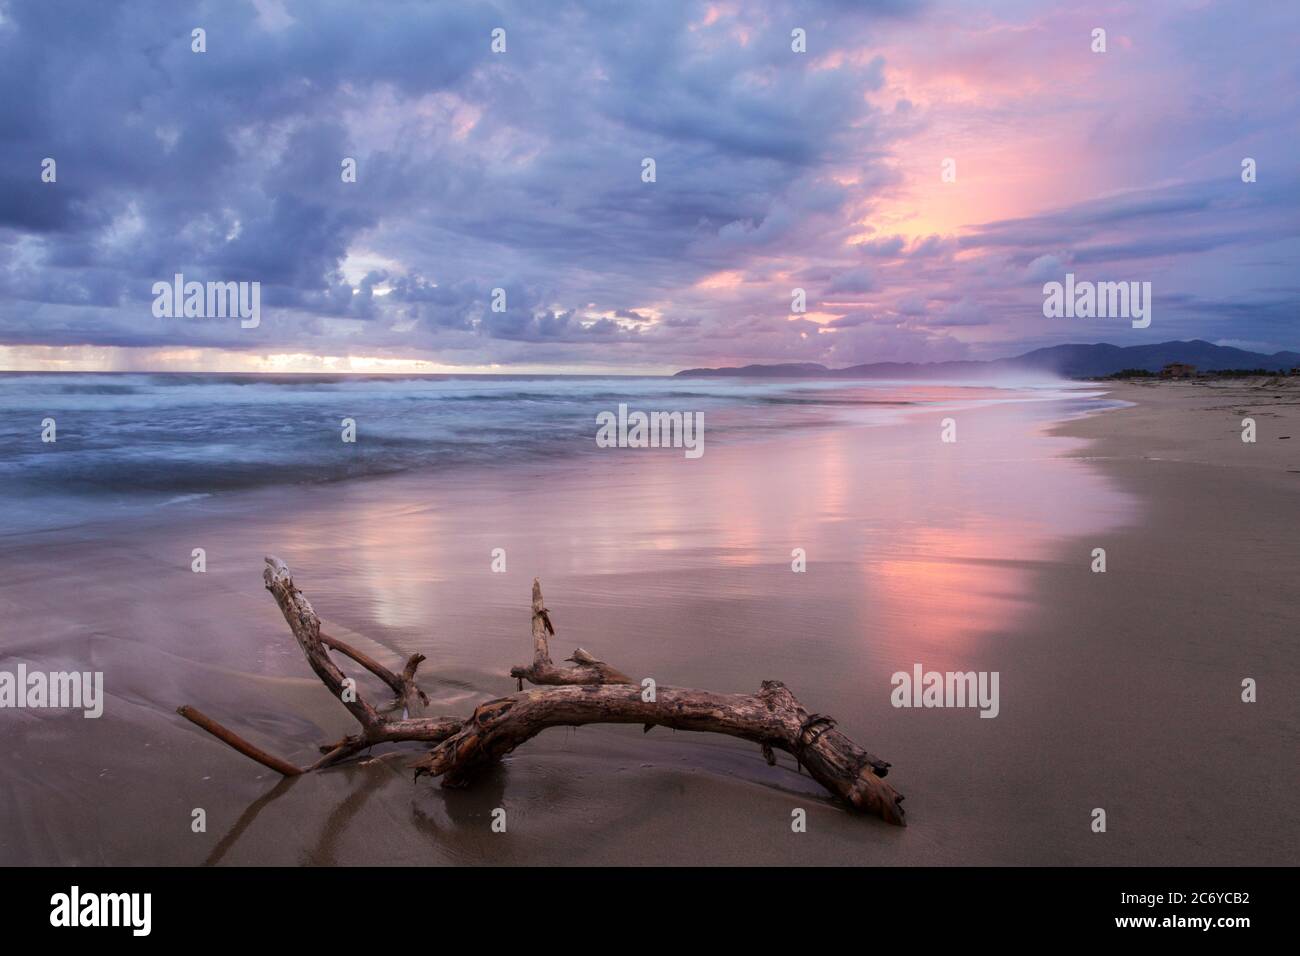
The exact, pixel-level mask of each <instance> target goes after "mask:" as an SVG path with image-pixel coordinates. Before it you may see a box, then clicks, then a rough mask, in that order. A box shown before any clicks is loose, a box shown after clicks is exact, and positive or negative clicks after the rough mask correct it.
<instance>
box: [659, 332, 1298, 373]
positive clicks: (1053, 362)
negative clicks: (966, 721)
mask: <svg viewBox="0 0 1300 956" xmlns="http://www.w3.org/2000/svg"><path fill="white" fill-rule="evenodd" d="M1171 362H1180V363H1182V364H1184V365H1194V366H1195V367H1196V368H1197V369H1198V370H1200V371H1203V372H1210V371H1216V370H1219V369H1256V368H1260V369H1268V370H1269V371H1289V370H1290V369H1292V368H1295V367H1296V366H1300V352H1276V353H1274V354H1273V355H1265V354H1263V353H1262V352H1247V351H1245V350H1244V349H1236V348H1231V347H1229V346H1226V345H1213V344H1211V343H1209V342H1203V341H1201V340H1200V339H1193V340H1192V341H1190V342H1161V343H1160V344H1158V345H1129V346H1119V345H1107V344H1105V343H1098V344H1096V345H1053V346H1051V347H1050V348H1043V349H1035V350H1034V351H1032V352H1026V353H1025V354H1024V355H1017V356H1015V357H1013V358H1003V359H993V360H991V361H987V362H977V361H963V362H874V363H871V364H867V365H853V366H850V367H848V368H842V369H829V368H827V367H826V366H824V365H818V364H816V363H814V362H798V363H787V364H780V365H745V366H741V367H739V368H690V369H684V370H683V371H680V372H678V373H677V375H676V376H675V377H678V378H704V377H726V378H907V379H915V378H973V377H992V376H995V375H1004V374H1007V373H1023V372H1038V373H1043V372H1046V373H1051V374H1055V375H1062V376H1065V377H1066V378H1098V377H1101V376H1103V375H1112V374H1114V373H1115V372H1119V371H1123V370H1125V369H1145V370H1147V371H1149V372H1157V371H1159V370H1160V369H1162V368H1164V367H1165V366H1166V365H1168V364H1170V363H1171Z"/></svg>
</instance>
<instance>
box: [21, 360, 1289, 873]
mask: <svg viewBox="0 0 1300 956" xmlns="http://www.w3.org/2000/svg"><path fill="white" fill-rule="evenodd" d="M1102 392H1104V393H1106V398H1108V399H1111V400H1118V401H1121V402H1124V403H1131V404H1130V405H1127V406H1125V407H1120V408H1109V409H1107V410H1100V411H1095V412H1092V413H1090V414H1088V415H1086V416H1081V415H1080V411H1081V409H1083V408H1085V406H1083V405H1081V404H1080V403H1077V402H1076V403H1069V402H1063V401H1055V402H1041V403H1033V402H1027V403H1006V404H999V403H997V402H988V403H986V404H982V405H978V406H976V405H970V406H961V407H957V406H953V407H951V408H950V407H947V406H945V405H943V404H942V403H940V404H936V405H934V406H932V407H922V408H918V409H917V410H916V411H915V412H914V413H911V414H908V415H906V416H904V417H902V418H900V419H898V420H891V421H889V422H884V423H882V422H878V421H871V422H866V421H863V422H855V421H853V420H851V419H850V420H838V421H836V422H835V423H833V424H829V423H827V424H822V425H820V426H818V427H812V428H807V429H802V430H798V431H795V432H782V433H780V434H774V436H773V437H771V438H770V439H763V440H757V441H749V442H736V443H729V442H726V441H721V442H717V443H714V444H710V446H709V449H708V453H707V454H706V455H705V456H704V457H703V458H701V459H700V460H699V461H698V462H688V461H686V460H685V459H683V458H682V457H681V455H680V454H677V455H675V456H667V455H659V456H654V455H642V456H637V455H624V456H609V457H608V458H607V459H600V460H598V461H597V460H596V459H592V460H591V461H585V462H582V463H576V464H575V463H573V462H567V463H556V462H536V463H532V462H529V463H525V464H522V465H520V466H518V467H514V468H511V469H508V470H505V469H492V468H482V469H481V470H478V471H473V472H466V473H463V474H461V476H460V478H459V479H458V480H456V481H450V480H445V479H443V478H440V477H437V476H435V477H430V476H428V475H421V474H404V475H398V476H393V477H372V478H365V479H362V480H356V481H344V482H338V483H332V484H329V485H323V486H293V487H281V488H269V489H262V490H257V491H250V492H246V493H241V494H240V495H237V496H233V497H230V498H223V497H220V496H218V497H216V498H211V499H204V500H198V501H193V502H185V503H182V504H179V505H176V506H174V507H169V508H165V509H161V510H159V511H158V512H157V513H155V514H152V515H148V516H143V517H138V518H135V519H133V520H131V521H130V522H126V523H123V522H120V521H118V522H111V523H109V522H106V523H104V524H102V525H96V524H93V523H92V524H89V525H79V526H77V527H76V528H74V529H63V530H58V529H55V530H41V531H39V532H29V533H15V534H12V535H9V536H8V537H7V538H6V542H5V547H4V548H3V557H2V558H0V561H2V567H0V581H2V582H3V584H2V585H0V611H2V612H3V615H4V619H5V621H6V626H5V628H4V638H3V649H4V657H5V660H6V661H7V662H11V661H23V662H26V663H28V664H29V666H40V667H41V668H43V669H47V670H51V669H57V668H59V667H61V666H62V667H68V668H78V669H88V668H93V669H96V670H102V671H104V673H105V686H106V692H107V695H108V700H107V702H106V706H105V716H104V717H103V718H102V719H100V720H84V719H82V718H81V717H80V716H79V715H73V714H69V713H62V712H53V711H46V712H32V711H26V712H8V713H5V714H4V715H3V719H4V721H5V734H4V748H5V751H6V756H7V758H8V759H7V760H6V771H5V773H4V774H3V777H2V778H0V779H2V781H3V786H2V787H0V817H3V818H4V819H5V820H6V821H7V822H6V824H5V826H4V827H3V830H2V831H0V863H5V864H54V863H60V864H83V865H95V864H109V863H111V864H141V863H169V864H188V865H197V864H204V863H207V864H290V865H292V864H361V863H368V864H405V865H452V864H532V865H563V864H595V863H607V864H688V863H690V864H698V863H705V864H709V863H717V864H724V863H730V864H836V865H841V864H842V865H908V864H949V865H965V864H1049V865H1067V864H1084V865H1101V864H1120V865H1128V864H1137V863H1144V864H1157V863H1158V864H1210V863H1213V864H1294V863H1296V862H1297V860H1298V859H1300V848H1298V846H1297V834H1300V796H1298V795H1297V793H1298V792H1300V791H1298V789H1297V783H1300V780H1298V779H1297V777H1298V776H1300V775H1298V774H1297V770H1296V765H1295V753H1296V750H1297V744H1298V743H1300V708H1297V703H1296V697H1295V694H1294V687H1295V682H1296V679H1297V676H1300V675H1298V674H1297V670H1298V669H1300V665H1298V658H1297V655H1296V653H1295V635H1296V633H1297V631H1298V630H1300V607H1298V606H1297V601H1296V596H1297V587H1296V580H1297V571H1300V552H1298V551H1297V548H1296V545H1295V541H1294V531H1295V528H1296V527H1297V526H1298V519H1300V514H1298V513H1297V511H1298V509H1300V494H1298V492H1300V412H1297V408H1300V389H1297V388H1296V387H1295V382H1294V380H1293V381H1292V382H1291V383H1290V385H1289V386H1287V387H1271V386H1265V385H1263V384H1261V383H1260V382H1256V381H1239V382H1232V383H1213V384H1202V383H1186V384H1184V383H1160V384H1150V385H1137V384H1114V385H1113V384H1110V383H1106V384H1104V385H1098V386H1097V387H1096V388H1094V389H1092V393H1094V394H1098V393H1102ZM1098 407H1100V406H1098ZM954 409H955V410H954ZM951 415H955V417H956V419H957V421H958V426H959V428H960V433H959V434H960V438H959V441H958V442H957V443H955V444H954V445H944V444H941V443H940V442H939V440H938V434H939V422H940V420H941V419H942V418H944V417H946V416H951ZM1247 415H1249V416H1252V417H1254V418H1255V419H1256V421H1257V427H1258V440H1257V441H1256V442H1255V443H1253V444H1246V443H1243V442H1242V441H1241V439H1240V434H1241V419H1242V418H1243V417H1245V416H1247ZM1284 436H1289V437H1284ZM196 547H203V548H204V549H205V551H206V554H207V571H206V573H204V574H194V573H192V572H191V569H190V554H191V551H192V549H193V548H196ZM498 547H500V548H504V549H505V551H506V553H507V555H508V568H507V572H506V573H493V572H492V571H491V569H490V562H491V552H492V550H493V549H494V548H498ZM794 548H804V549H805V550H806V551H807V554H808V571H807V572H806V573H803V574H795V573H792V571H791V567H790V555H791V551H792V549H794ZM1094 548H1104V549H1105V550H1106V556H1107V570H1106V573H1104V574H1097V573H1093V572H1092V570H1091V568H1090V565H1091V563H1092V560H1093V559H1092V552H1093V549H1094ZM265 554H276V555H278V556H280V557H282V558H283V559H284V560H285V561H287V562H288V563H289V565H290V566H291V567H292V568H293V569H294V572H295V577H296V579H297V581H298V583H299V584H300V585H301V587H302V588H303V589H304V591H305V592H306V593H307V595H308V596H309V597H310V598H311V600H312V602H313V603H314V605H315V607H316V609H317V611H318V612H319V613H320V615H321V617H322V619H323V621H324V622H325V625H326V626H327V628H328V629H329V630H330V632H331V633H333V634H335V635H336V636H338V637H341V638H343V639H345V640H348V641H350V642H353V643H355V644H356V645H357V646H359V647H360V648H362V649H363V650H365V651H366V652H367V653H370V654H372V655H374V656H375V657H377V658H379V659H380V660H382V661H383V662H385V663H386V664H388V665H389V666H395V665H397V664H398V663H399V662H400V661H401V660H402V658H404V657H405V655H407V654H410V653H413V652H417V651H418V652H420V653H423V654H425V655H426V656H427V658H428V660H427V662H426V663H425V664H424V665H423V668H422V675H423V680H422V683H423V686H424V688H425V689H426V690H427V691H428V692H429V694H430V696H431V698H433V706H432V708H431V709H432V710H433V711H434V712H437V713H457V714H467V713H469V712H470V711H471V710H472V708H473V707H474V705H475V704H477V703H479V702H481V701H484V700H487V699H489V698H491V697H493V696H498V695H501V694H505V693H509V692H510V691H511V690H513V688H514V683H513V681H511V680H510V679H509V677H508V671H509V668H510V666H511V665H515V664H524V663H527V662H528V659H529V657H530V654H531V645H530V640H529V636H528V622H529V607H528V598H529V584H530V582H531V579H532V577H533V576H534V575H537V576H539V577H541V579H542V581H543V584H544V586H545V588H546V596H547V603H548V606H549V608H550V609H551V612H552V615H553V618H554V622H555V626H556V631H557V636H556V638H555V639H554V641H553V644H552V646H553V649H555V650H560V651H562V653H561V654H558V655H556V656H557V657H563V656H567V655H568V653H569V651H570V650H571V649H572V648H574V647H578V646H581V647H584V648H587V649H589V650H591V651H593V652H594V653H596V654H597V655H598V656H599V657H601V658H602V659H604V660H607V661H610V662H611V663H614V664H615V665H616V666H618V667H620V668H621V669H623V670H625V671H627V672H628V673H630V674H633V675H635V676H637V677H641V676H653V677H655V679H656V680H658V681H659V682H660V683H662V684H668V685H674V686H688V687H703V688H710V689H714V690H718V691H728V692H753V691H755V690H757V688H758V686H759V684H760V682H761V681H762V680H764V679H769V678H775V679H780V680H782V681H784V682H785V683H786V684H787V685H789V686H790V687H791V689H792V690H793V691H794V692H795V693H796V694H797V695H798V696H799V698H800V699H801V700H802V701H803V702H804V703H805V704H806V705H807V706H809V707H810V708H813V709H816V710H818V711H819V712H822V713H829V714H831V715H833V716H834V717H835V718H837V719H838V721H839V724H840V727H841V729H842V730H844V731H845V732H846V733H848V734H849V735H850V736H852V737H853V738H854V739H856V740H858V741H859V742H860V743H861V744H862V745H863V746H865V747H866V748H868V749H869V750H871V751H873V752H875V753H877V754H879V755H880V756H882V757H883V758H885V759H886V760H889V761H891V762H892V763H893V765H894V768H893V770H892V771H891V775H890V782H891V783H893V784H894V785H895V786H896V787H897V788H898V789H899V790H900V791H901V792H903V793H904V794H906V796H907V810H908V813H909V826H908V827H907V828H906V829H900V828H895V827H890V826H888V825H886V824H884V823H882V822H881V821H879V820H875V819H870V818H863V817H861V816H857V815H854V814H851V813H849V812H847V811H846V810H845V809H843V808H842V807H840V806H838V805H836V804H835V803H833V802H832V801H830V800H829V799H827V797H826V795H825V794H824V792H823V791H821V789H820V788H819V787H818V786H817V784H816V783H814V782H813V781H811V780H810V779H809V778H808V777H807V776H806V775H804V774H800V773H797V772H796V770H795V767H794V765H793V762H792V761H791V760H789V759H788V758H786V757H784V756H782V757H781V758H780V760H779V762H778V766H777V767H768V766H767V765H766V763H765V762H764V761H763V759H762V757H761V755H760V754H759V752H758V748H757V747H755V746H753V745H749V744H745V743H743V742H740V741H735V740H731V739H728V738H719V737H714V736H711V735H696V734H687V733H674V732H672V731H669V730H664V729H662V728H657V729H655V730H653V731H652V732H650V733H648V734H642V732H641V730H640V728H636V727H584V728H581V729H576V730H573V729H563V730H562V729H553V730H549V731H547V732H546V733H544V734H543V735H542V736H541V737H539V738H538V739H536V740H533V741H531V742H529V743H528V744H526V745H525V746H524V747H522V748H520V750H518V751H516V752H515V753H514V754H512V755H510V756H509V757H508V758H507V759H506V760H505V761H504V762H503V764H502V765H501V766H500V767H499V768H497V769H496V770H494V771H492V772H491V773H489V774H488V775H487V776H486V777H484V778H483V779H482V780H481V781H480V782H479V784H478V785H477V786H475V787H474V788H472V789H469V790H466V791H454V792H452V791H445V790H442V789H440V788H438V787H437V785H436V784H431V783H430V782H429V781H428V780H427V779H426V780H423V781H420V782H414V781H413V780H412V776H411V773H410V771H409V769H408V767H407V765H408V764H409V762H410V759H411V758H412V756H413V751H412V750H411V749H409V748H408V749H405V750H402V751H400V752H393V753H380V752H378V751H376V752H375V754H374V755H373V756H374V758H375V759H371V760H368V761H361V762H358V763H353V764H350V765H348V766H345V767H342V768H338V769H336V770H332V771H330V772H327V773H322V774H316V775H310V776H307V777H302V778H297V779H295V780H292V781H288V782H283V781H281V780H280V779H279V778H278V777H277V776H276V775H275V774H273V773H270V772H269V771H267V770H265V769H263V768H261V767H259V766H256V765H255V764H253V763H251V762H249V761H248V760H246V759H245V758H243V757H241V756H240V755H238V754H236V753H234V752H232V751H231V750H229V749H227V748H226V747H224V746H223V745H222V744H220V743H219V742H217V741H216V740H214V739H212V738H210V737H207V736H205V735H204V734H202V732H200V731H199V730H198V729H197V728H195V727H193V726H191V725H190V724H188V723H186V722H185V721H184V720H182V719H181V718H179V717H178V716H177V715H176V713H175V708H176V707H177V706H178V705H180V704H186V703H188V704H192V705H194V706H197V707H199V708H200V709H201V710H203V711H204V712H206V713H208V714H209V715H211V716H212V717H214V718H216V719H218V720H221V721H223V722H225V723H227V724H228V725H229V726H231V727H232V728H234V729H236V730H237V731H238V732H239V733H241V734H243V735H245V736H246V737H248V738H249V739H250V740H253V741H254V742H255V743H257V744H258V745H260V746H263V747H265V748H266V749H268V750H270V751H272V752H274V753H277V754H281V755H283V756H286V757H288V758H289V759H291V760H296V761H299V762H306V761H308V760H310V759H313V757H314V755H315V752H316V747H317V745H318V744H320V743H322V742H325V741H327V740H332V739H337V738H338V737H339V736H340V734H341V733H344V732H348V731H349V730H350V729H351V728H350V727H349V718H348V716H347V714H346V712H345V711H344V710H343V708H341V707H340V706H339V705H338V703H337V702H336V701H333V700H331V699H330V698H329V695H328V694H327V693H326V692H325V691H324V690H323V689H322V687H321V685H320V684H319V682H318V681H316V680H315V679H314V678H313V677H312V675H311V674H310V672H309V671H308V669H307V667H306V665H305V663H304V662H303V660H302V656H301V653H300V652H299V650H298V648H297V646H296V645H295V644H294V642H293V639H292V637H291V636H290V634H289V633H288V631H287V629H286V628H285V625H284V621H283V619H282V618H281V617H280V614H279V611H278V610H277V608H276V607H275V605H274V602H273V601H272V600H271V599H270V597H269V596H268V595H267V594H266V593H265V591H264V590H263V588H262V586H261V567H262V557H263V555H265ZM916 663H920V664H922V665H924V666H925V667H926V668H927V669H930V668H933V669H937V670H944V671H946V670H968V669H971V670H981V671H997V672H999V674H1000V688H1001V701H1000V710H999V713H998V716H997V717H996V719H990V720H985V719H980V718H979V716H978V714H977V713H976V712H974V711H972V710H960V711H959V710H951V709H948V710H945V709H936V710H923V709H920V710H918V709H900V708H895V707H893V706H892V705H891V703H890V690H891V685H890V677H891V674H893V673H894V672H896V671H899V670H910V669H911V668H912V666H913V665H914V664H916ZM6 666H8V665H6ZM1248 677H1249V678H1254V679H1255V680H1256V681H1257V683H1258V689H1259V691H1258V693H1259V699H1258V702H1256V703H1252V704H1247V703H1243V702H1242V701H1241V698H1240V694H1241V682H1242V680H1243V679H1244V678H1248ZM360 681H361V686H362V688H363V690H364V691H365V692H366V693H368V694H370V695H371V696H372V697H375V698H379V697H382V696H383V695H382V694H381V692H380V688H379V687H378V685H377V682H375V681H374V680H373V679H371V678H368V677H366V676H360ZM497 807H505V808H506V809H507V812H508V815H509V821H510V823H509V829H508V832H507V833H506V834H497V833H493V832H492V831H491V829H490V826H489V823H490V819H491V813H492V810H493V809H494V808H497ZM195 808H202V809H204V811H205V813H206V818H207V829H206V832H201V833H196V832H193V831H192V829H191V819H192V813H193V810H194V809H195ZM792 808H804V809H806V811H807V815H808V829H807V832H806V833H801V834H795V833H792V832H791V829H790V813H791V810H792ZM1094 808H1104V809H1105V810H1106V814H1107V831H1106V832H1105V833H1094V832H1092V830H1091V828H1090V824H1091V822H1092V812H1093V810H1094Z"/></svg>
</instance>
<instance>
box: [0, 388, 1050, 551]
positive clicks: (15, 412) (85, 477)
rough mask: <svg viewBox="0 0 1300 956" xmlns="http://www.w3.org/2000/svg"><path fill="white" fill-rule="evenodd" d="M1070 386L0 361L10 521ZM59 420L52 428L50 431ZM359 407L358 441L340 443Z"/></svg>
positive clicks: (856, 417) (887, 413)
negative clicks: (676, 416)
mask: <svg viewBox="0 0 1300 956" xmlns="http://www.w3.org/2000/svg"><path fill="white" fill-rule="evenodd" d="M1070 394H1072V393H1071V392H1070V391H1068V390H1065V388H1064V386H1063V385H1062V384H1060V383H1041V382H1040V383H1037V384H1027V383H1016V385H1015V386H1008V387H998V386H995V385H991V384H990V383H987V382H981V383H979V384H978V385H972V386H959V385H944V384H935V383H923V384H907V383H898V382H869V383H863V382H844V381H833V380H832V381H804V380H763V381H753V380H745V381H734V380H732V381H728V380H700V379H672V378H628V377H606V378H599V377H576V376H427V377H394V376H343V375H339V376H319V375H309V376H305V375H282V376H274V375H221V374H207V375H202V374H194V375H187V374H107V373H106V374H7V375H0V494H3V496H4V498H5V500H6V501H8V502H10V503H11V505H12V503H13V502H16V501H18V500H22V501H23V502H24V506H23V507H22V508H15V507H12V506H10V507H6V508H4V509H3V510H2V511H0V532H12V531H22V530H36V529H40V528H47V527H64V526H69V525H76V524H79V523H82V522H84V521H87V520H103V519H106V518H112V517H114V516H122V517H128V516H130V515H132V514H135V513H138V510H139V509H153V508H157V507H160V506H166V505H171V504H177V503H181V502H185V501H191V500H194V499H195V498H196V497H206V496H211V495H218V494H229V493H233V492H239V491H243V490H250V489H254V488H258V487H263V486H269V485H294V484H301V483H324V482H336V481H343V480H348V479H355V478H362V477H366V476H377V475H387V474H397V473H401V472H408V471H415V470H429V471H437V470H441V471H454V470H456V469H457V468H462V467H465V466H471V465H476V466H486V467H501V468H508V467H513V466H518V465H520V464H524V463H527V462H530V461H541V460H546V459H553V458H575V457H579V456H587V455H592V454H595V453H597V452H599V449H598V448H597V447H596V445H595V442H594V435H595V431H596V424H595V418H596V415H597V413H599V412H602V411H612V410H614V409H616V408H617V407H618V405H619V404H620V403H623V404H626V405H628V407H629V408H630V409H633V410H637V409H640V410H643V411H691V412H697V411H698V412H703V413H704V417H705V422H706V433H707V442H708V443H710V444H713V443H718V442H724V443H725V442H734V441H745V440H749V439H753V438H755V437H760V436H763V435H767V434H770V433H771V432H772V431H773V430H780V429H791V428H808V427H817V426H819V425H827V424H831V423H836V422H842V421H845V420H846V419H847V420H849V421H853V422H857V423H863V424H873V423H876V424H884V423H887V422H889V421H894V420H896V419H897V418H898V416H899V415H901V414H905V413H906V412H907V411H908V410H915V409H917V408H918V407H924V406H932V407H942V406H945V405H951V406H953V407H961V406H969V405H971V404H990V403H998V402H1005V401H1017V402H1019V401H1029V400H1043V399H1060V398H1063V397H1066V396H1068V395H1070ZM46 418H53V419H54V420H55V422H56V428H57V441H56V442H53V443H45V442H42V441H41V423H42V421H43V420H44V419H46ZM345 418H350V419H353V420H355V422H356V428H357V441H356V442H355V443H345V442H343V441H342V440H341V432H342V424H341V423H342V420H343V419H345Z"/></svg>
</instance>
